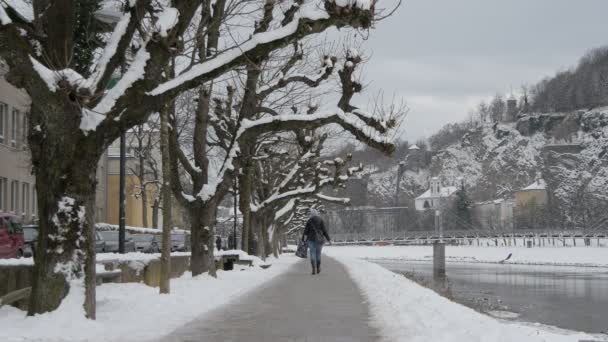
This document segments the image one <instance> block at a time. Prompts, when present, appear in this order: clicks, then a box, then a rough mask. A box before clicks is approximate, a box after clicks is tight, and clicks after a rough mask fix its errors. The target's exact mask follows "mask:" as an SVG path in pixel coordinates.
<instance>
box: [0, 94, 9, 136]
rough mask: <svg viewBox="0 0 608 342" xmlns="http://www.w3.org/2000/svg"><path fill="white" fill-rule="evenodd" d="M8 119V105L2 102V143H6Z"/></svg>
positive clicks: (0, 133) (0, 122)
mask: <svg viewBox="0 0 608 342" xmlns="http://www.w3.org/2000/svg"><path fill="white" fill-rule="evenodd" d="M7 120H8V106H7V105H6V103H2V102H0V144H5V143H6V129H7V126H8V124H7Z"/></svg>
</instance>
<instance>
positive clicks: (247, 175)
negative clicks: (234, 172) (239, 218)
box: [239, 165, 253, 254]
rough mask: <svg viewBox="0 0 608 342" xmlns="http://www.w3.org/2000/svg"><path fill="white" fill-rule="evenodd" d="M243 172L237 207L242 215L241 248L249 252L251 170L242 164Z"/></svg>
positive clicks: (250, 232) (240, 177)
mask: <svg viewBox="0 0 608 342" xmlns="http://www.w3.org/2000/svg"><path fill="white" fill-rule="evenodd" d="M242 169H243V172H242V174H241V175H239V208H240V209H241V214H242V215H243V227H242V230H243V231H242V234H241V249H242V250H243V251H245V252H246V253H249V254H253V253H251V250H250V249H251V247H253V246H252V244H251V240H252V235H253V234H252V231H251V186H252V184H251V183H252V181H251V171H250V169H251V168H250V167H248V165H243V167H242Z"/></svg>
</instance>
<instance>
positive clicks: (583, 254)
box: [324, 246, 608, 267]
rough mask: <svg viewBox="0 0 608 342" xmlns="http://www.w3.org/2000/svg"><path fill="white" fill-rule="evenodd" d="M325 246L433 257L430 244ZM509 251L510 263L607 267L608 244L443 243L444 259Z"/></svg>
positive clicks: (381, 255)
mask: <svg viewBox="0 0 608 342" xmlns="http://www.w3.org/2000/svg"><path fill="white" fill-rule="evenodd" d="M324 250H325V249H324ZM326 250H328V251H330V252H331V254H332V255H336V256H347V257H356V258H362V259H393V260H411V261H429V262H430V261H432V260H433V247H432V246H382V247H381V246H373V247H371V246H348V247H335V246H330V247H329V248H326ZM509 253H512V256H511V258H510V259H509V260H508V261H506V262H505V263H509V264H521V265H555V266H586V267H608V248H595V247H571V248H569V247H562V248H551V247H534V248H525V247H476V246H446V248H445V255H446V261H447V262H473V263H498V262H499V261H501V260H503V259H505V258H506V257H507V255H509Z"/></svg>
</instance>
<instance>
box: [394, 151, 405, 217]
mask: <svg viewBox="0 0 608 342" xmlns="http://www.w3.org/2000/svg"><path fill="white" fill-rule="evenodd" d="M404 172H405V161H401V162H399V168H398V169H397V184H396V186H395V207H398V206H399V183H400V182H401V177H402V176H403V173H404Z"/></svg>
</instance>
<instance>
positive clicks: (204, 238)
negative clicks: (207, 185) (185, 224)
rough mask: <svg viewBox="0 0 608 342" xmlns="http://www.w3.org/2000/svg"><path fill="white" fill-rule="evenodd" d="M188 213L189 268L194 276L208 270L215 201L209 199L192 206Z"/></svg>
mask: <svg viewBox="0 0 608 342" xmlns="http://www.w3.org/2000/svg"><path fill="white" fill-rule="evenodd" d="M188 214H189V216H190V227H191V228H190V233H191V241H190V242H191V245H192V248H191V249H192V251H191V257H190V268H191V270H192V276H193V277H194V276H197V275H199V274H202V273H205V272H207V271H209V265H210V259H211V258H212V256H213V248H212V247H213V239H212V236H211V234H212V228H213V223H214V221H215V219H214V217H215V203H214V202H213V201H210V202H209V203H206V204H205V205H204V206H203V207H199V206H193V207H192V208H190V209H189V210H188ZM210 256H211V257H210Z"/></svg>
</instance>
